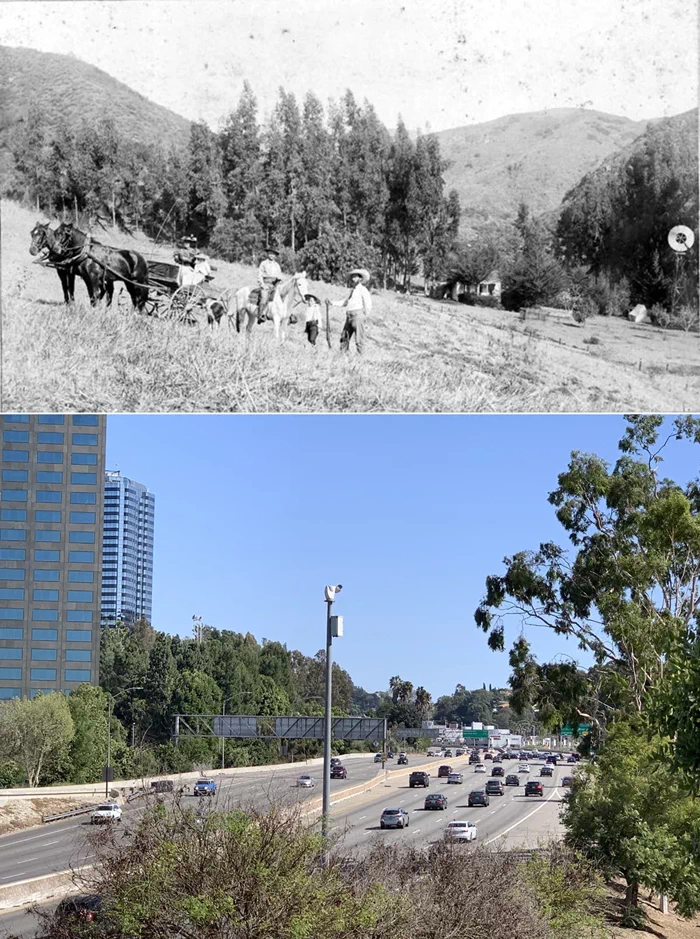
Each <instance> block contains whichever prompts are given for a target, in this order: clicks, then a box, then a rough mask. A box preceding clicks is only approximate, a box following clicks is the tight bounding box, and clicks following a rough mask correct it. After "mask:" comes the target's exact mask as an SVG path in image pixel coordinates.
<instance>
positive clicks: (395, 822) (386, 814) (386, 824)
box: [379, 809, 409, 828]
mask: <svg viewBox="0 0 700 939" xmlns="http://www.w3.org/2000/svg"><path fill="white" fill-rule="evenodd" d="M408 824H409V817H408V812H407V811H406V810H405V809H384V811H383V812H382V817H381V818H380V819H379V827H380V828H408Z"/></svg>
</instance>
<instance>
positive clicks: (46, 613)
mask: <svg viewBox="0 0 700 939" xmlns="http://www.w3.org/2000/svg"><path fill="white" fill-rule="evenodd" d="M32 622H34V623H56V622H58V610H32Z"/></svg>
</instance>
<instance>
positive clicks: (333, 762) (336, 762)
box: [331, 756, 343, 766]
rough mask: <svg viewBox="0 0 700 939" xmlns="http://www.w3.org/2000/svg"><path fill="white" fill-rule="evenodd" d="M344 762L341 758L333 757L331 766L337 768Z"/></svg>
mask: <svg viewBox="0 0 700 939" xmlns="http://www.w3.org/2000/svg"><path fill="white" fill-rule="evenodd" d="M342 762H343V761H342V760H341V759H340V757H339V756H332V757H331V766H337V765H338V764H339V763H342Z"/></svg>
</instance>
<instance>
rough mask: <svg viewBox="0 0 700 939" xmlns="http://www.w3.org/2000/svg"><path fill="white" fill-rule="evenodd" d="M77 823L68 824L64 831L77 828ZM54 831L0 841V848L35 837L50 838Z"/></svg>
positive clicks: (22, 842) (10, 846)
mask: <svg viewBox="0 0 700 939" xmlns="http://www.w3.org/2000/svg"><path fill="white" fill-rule="evenodd" d="M78 827H79V825H69V826H68V827H67V828H64V829H63V830H64V831H70V830H71V828H78ZM53 834H55V832H53V831H52V832H45V833H44V834H43V835H30V836H29V837H28V838H22V839H21V840H20V841H0V848H12V847H14V846H15V845H16V844H26V843H27V841H36V840H37V838H50V837H51V835H53Z"/></svg>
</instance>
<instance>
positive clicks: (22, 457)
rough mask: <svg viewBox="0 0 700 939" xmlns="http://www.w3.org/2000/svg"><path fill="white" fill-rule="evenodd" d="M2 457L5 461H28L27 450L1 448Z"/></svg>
mask: <svg viewBox="0 0 700 939" xmlns="http://www.w3.org/2000/svg"><path fill="white" fill-rule="evenodd" d="M2 458H3V460H5V462H6V463H28V462H29V450H3V451H2Z"/></svg>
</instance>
